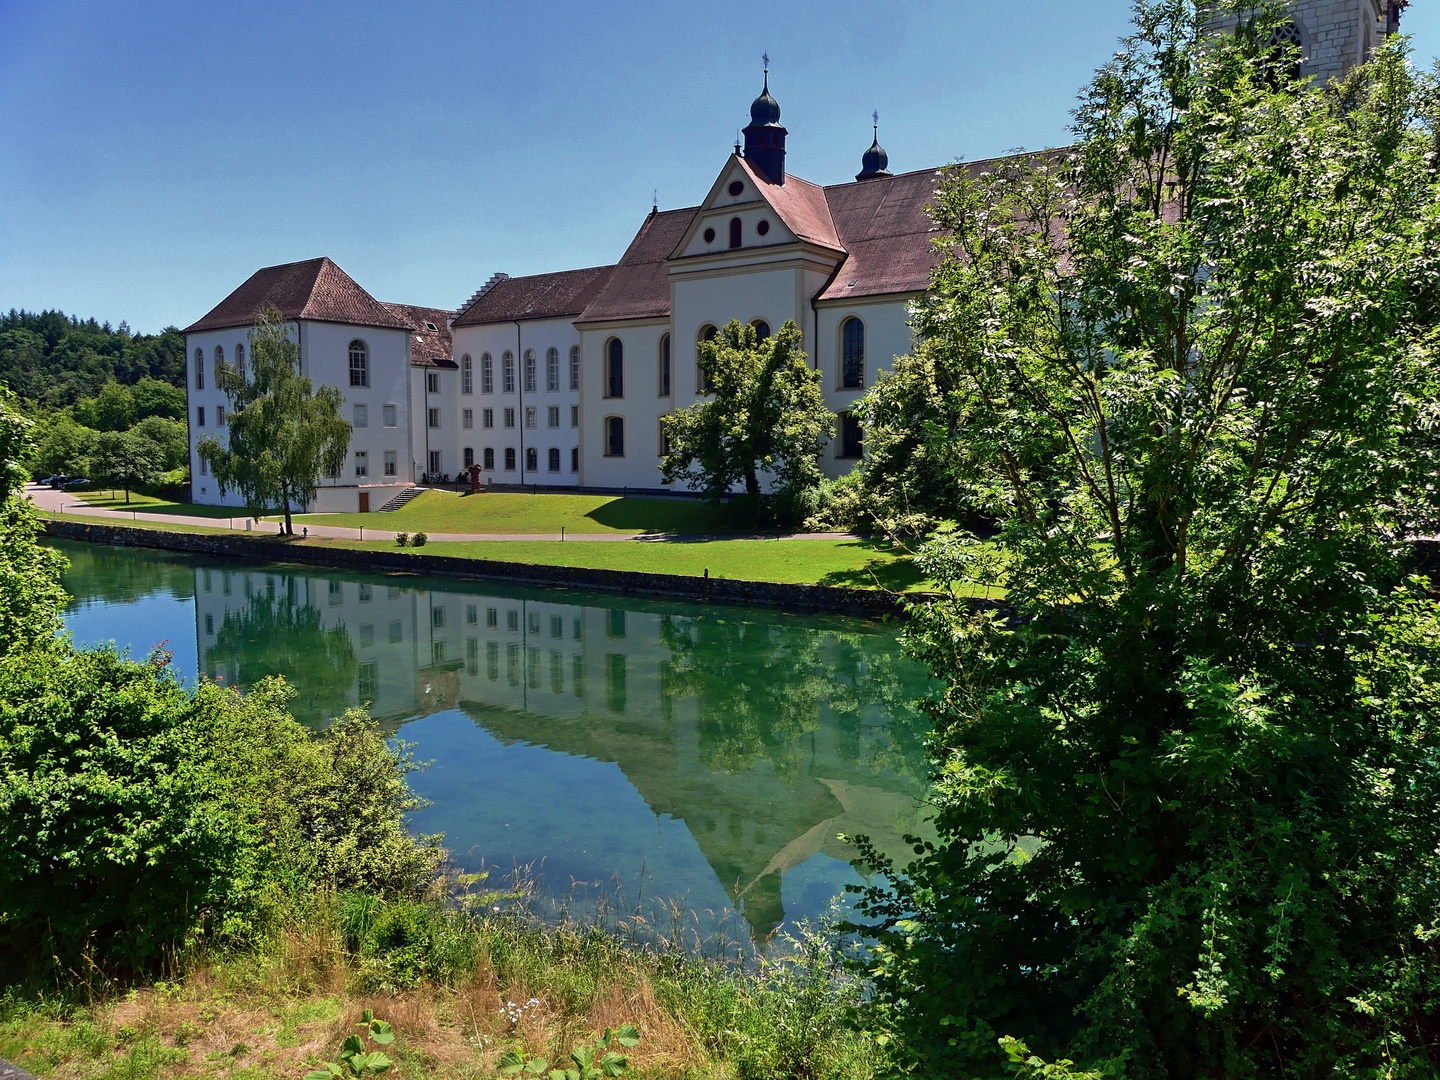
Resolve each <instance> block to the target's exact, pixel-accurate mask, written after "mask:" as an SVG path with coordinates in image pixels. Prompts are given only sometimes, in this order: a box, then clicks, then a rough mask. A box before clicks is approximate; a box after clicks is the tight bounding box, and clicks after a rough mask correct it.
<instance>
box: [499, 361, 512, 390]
mask: <svg viewBox="0 0 1440 1080" xmlns="http://www.w3.org/2000/svg"><path fill="white" fill-rule="evenodd" d="M500 391H501V393H505V394H513V393H514V392H515V357H513V356H511V355H510V354H509V353H506V354H505V362H504V363H503V364H502V365H501V382H500Z"/></svg>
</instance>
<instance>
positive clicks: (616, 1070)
mask: <svg viewBox="0 0 1440 1080" xmlns="http://www.w3.org/2000/svg"><path fill="white" fill-rule="evenodd" d="M629 1067H630V1059H629V1058H627V1057H626V1056H625V1055H624V1054H617V1053H615V1052H614V1051H613V1050H612V1051H611V1052H610V1053H608V1054H606V1055H605V1056H604V1057H603V1058H601V1059H600V1071H601V1072H602V1073H604V1074H605V1075H606V1076H621V1075H623V1074H624V1072H625V1070H626V1069H628V1068H629Z"/></svg>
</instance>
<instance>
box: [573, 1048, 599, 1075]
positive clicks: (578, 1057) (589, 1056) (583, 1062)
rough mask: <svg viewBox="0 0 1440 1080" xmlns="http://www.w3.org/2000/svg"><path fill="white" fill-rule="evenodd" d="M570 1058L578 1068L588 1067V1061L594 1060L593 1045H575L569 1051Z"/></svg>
mask: <svg viewBox="0 0 1440 1080" xmlns="http://www.w3.org/2000/svg"><path fill="white" fill-rule="evenodd" d="M570 1060H571V1061H573V1062H575V1064H576V1065H579V1066H580V1068H582V1069H588V1068H589V1067H590V1063H591V1062H592V1061H594V1060H595V1048H594V1047H593V1046H577V1047H576V1048H575V1049H574V1050H572V1051H571V1052H570Z"/></svg>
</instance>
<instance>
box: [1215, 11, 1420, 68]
mask: <svg viewBox="0 0 1440 1080" xmlns="http://www.w3.org/2000/svg"><path fill="white" fill-rule="evenodd" d="M1391 8H1392V0H1295V2H1293V3H1291V4H1290V5H1289V10H1290V12H1291V14H1292V16H1293V17H1294V19H1295V21H1296V23H1297V24H1298V25H1299V26H1300V33H1301V37H1302V40H1303V44H1302V49H1303V51H1304V56H1305V61H1304V64H1303V66H1302V67H1301V72H1302V74H1304V75H1305V76H1306V77H1308V78H1313V79H1316V80H1318V81H1320V82H1328V81H1330V80H1331V79H1336V78H1339V77H1340V76H1342V75H1344V74H1345V73H1346V72H1347V71H1349V70H1350V69H1351V68H1352V67H1354V66H1355V65H1356V64H1358V63H1360V62H1362V61H1363V60H1364V59H1365V56H1366V54H1367V51H1368V50H1371V49H1374V48H1375V46H1376V45H1378V44H1380V42H1381V41H1383V40H1384V38H1385V35H1386V33H1387V32H1388V31H1389V30H1390V29H1392V28H1393V27H1394V25H1395V24H1396V23H1397V22H1398V13H1394V12H1392V10H1391ZM1236 21H1237V20H1236V17H1235V16H1233V15H1232V16H1225V17H1218V16H1217V17H1216V18H1214V19H1212V20H1211V22H1210V25H1211V28H1212V29H1214V30H1215V31H1217V32H1223V31H1229V30H1233V29H1234V27H1235V23H1236Z"/></svg>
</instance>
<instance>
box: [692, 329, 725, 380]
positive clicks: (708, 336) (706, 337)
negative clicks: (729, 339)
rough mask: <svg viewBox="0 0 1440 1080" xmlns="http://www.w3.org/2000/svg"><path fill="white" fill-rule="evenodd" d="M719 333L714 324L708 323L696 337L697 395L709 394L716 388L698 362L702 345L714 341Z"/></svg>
mask: <svg viewBox="0 0 1440 1080" xmlns="http://www.w3.org/2000/svg"><path fill="white" fill-rule="evenodd" d="M719 333H720V330H719V329H718V328H717V327H716V326H715V324H714V323H706V324H705V325H704V326H702V327H701V328H700V333H698V334H696V335H695V358H696V361H697V362H696V364H695V392H696V393H697V394H709V393H711V392H712V391H713V390H714V388H715V384H714V381H713V380H712V379H711V378H710V376H709V375H708V374H707V373H706V372H705V371H703V370H702V369H701V367H700V364H699V362H698V361H699V358H700V345H701V343H702V342H706V341H714V340H715V338H716V336H717V335H718V334H719Z"/></svg>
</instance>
